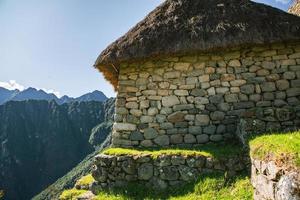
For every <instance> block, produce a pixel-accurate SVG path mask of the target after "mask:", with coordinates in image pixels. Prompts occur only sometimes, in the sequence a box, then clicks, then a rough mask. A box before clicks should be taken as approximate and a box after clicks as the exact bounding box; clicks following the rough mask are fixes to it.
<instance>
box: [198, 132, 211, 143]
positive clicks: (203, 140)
mask: <svg viewBox="0 0 300 200" xmlns="http://www.w3.org/2000/svg"><path fill="white" fill-rule="evenodd" d="M197 142H198V143H199V144H205V143H207V142H209V136H208V135H206V134H201V135H197Z"/></svg>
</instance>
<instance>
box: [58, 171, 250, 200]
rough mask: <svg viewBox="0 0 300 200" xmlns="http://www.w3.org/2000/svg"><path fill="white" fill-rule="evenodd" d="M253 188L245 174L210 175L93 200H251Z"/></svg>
mask: <svg viewBox="0 0 300 200" xmlns="http://www.w3.org/2000/svg"><path fill="white" fill-rule="evenodd" d="M85 192H86V190H76V189H71V190H66V191H64V192H63V193H62V195H61V196H60V200H74V199H76V197H78V196H79V195H81V194H83V193H85ZM252 196H253V188H252V186H251V183H250V179H249V177H248V176H246V175H245V174H241V175H240V176H237V177H234V178H231V179H228V178H226V175H225V174H223V173H211V174H206V175H203V176H202V177H200V178H199V179H198V180H197V181H196V182H194V183H189V184H186V185H182V186H180V187H174V188H170V189H168V190H166V191H160V192H159V191H157V190H154V189H150V188H147V186H145V185H137V184H128V185H127V186H126V187H123V188H119V189H114V190H109V191H102V192H100V193H99V194H98V195H97V196H96V197H95V198H94V200H143V199H144V200H152V199H153V200H154V199H170V200H208V199H209V200H251V199H252V198H253V197H252Z"/></svg>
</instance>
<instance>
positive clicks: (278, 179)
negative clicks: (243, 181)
mask: <svg viewBox="0 0 300 200" xmlns="http://www.w3.org/2000/svg"><path fill="white" fill-rule="evenodd" d="M251 183H252V185H253V187H254V199H255V200H298V199H300V192H299V188H300V171H299V169H292V168H290V167H285V166H284V165H280V166H279V165H277V164H276V163H275V162H274V161H268V162H267V161H262V160H257V159H252V167H251Z"/></svg>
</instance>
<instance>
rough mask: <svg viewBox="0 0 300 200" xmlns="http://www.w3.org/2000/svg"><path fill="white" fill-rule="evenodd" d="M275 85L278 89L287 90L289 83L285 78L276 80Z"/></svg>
mask: <svg viewBox="0 0 300 200" xmlns="http://www.w3.org/2000/svg"><path fill="white" fill-rule="evenodd" d="M276 86H277V89H278V90H287V89H288V88H289V87H290V83H289V81H287V80H284V79H282V80H278V81H276Z"/></svg>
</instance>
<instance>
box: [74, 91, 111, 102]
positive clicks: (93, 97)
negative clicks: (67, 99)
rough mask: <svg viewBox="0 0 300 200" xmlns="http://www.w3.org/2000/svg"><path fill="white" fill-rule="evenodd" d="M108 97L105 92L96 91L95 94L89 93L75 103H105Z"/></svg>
mask: <svg viewBox="0 0 300 200" xmlns="http://www.w3.org/2000/svg"><path fill="white" fill-rule="evenodd" d="M106 99H107V97H106V96H105V95H104V94H103V92H100V91H97V90H95V91H94V92H91V93H87V94H85V95H82V96H80V97H78V98H76V99H75V101H105V100H106Z"/></svg>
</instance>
